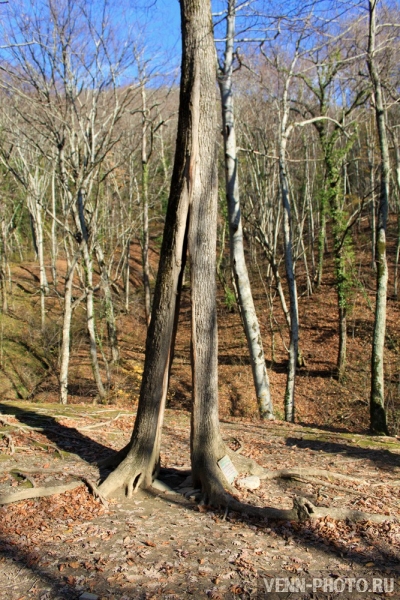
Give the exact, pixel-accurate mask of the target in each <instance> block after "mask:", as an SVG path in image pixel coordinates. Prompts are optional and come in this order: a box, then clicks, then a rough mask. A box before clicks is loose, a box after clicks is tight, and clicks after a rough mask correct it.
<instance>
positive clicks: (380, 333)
mask: <svg viewBox="0 0 400 600" xmlns="http://www.w3.org/2000/svg"><path fill="white" fill-rule="evenodd" d="M376 6H377V0H369V39H368V55H367V61H368V69H369V73H370V77H371V82H372V89H373V96H374V105H375V118H376V124H377V130H378V139H379V149H380V154H381V188H380V196H379V207H378V218H377V229H376V265H377V271H376V287H377V294H376V304H375V322H374V333H373V338H372V356H371V396H370V428H371V431H372V432H373V433H376V434H378V435H388V428H387V423H386V411H385V380H384V364H383V358H384V348H385V333H386V303H387V283H388V267H387V260H386V226H387V216H388V209H389V176H390V160H389V144H388V139H387V132H386V118H385V109H384V104H383V91H382V85H381V80H380V75H379V71H378V67H377V65H376V59H375V37H376Z"/></svg>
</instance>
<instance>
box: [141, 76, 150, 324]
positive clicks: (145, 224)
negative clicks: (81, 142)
mask: <svg viewBox="0 0 400 600" xmlns="http://www.w3.org/2000/svg"><path fill="white" fill-rule="evenodd" d="M141 91H142V265H143V287H144V310H145V317H146V324H147V327H148V326H149V324H150V317H151V292H150V265H149V161H148V154H147V127H148V121H147V102H146V88H145V79H144V80H143V83H142V90H141Z"/></svg>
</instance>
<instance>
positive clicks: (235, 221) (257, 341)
mask: <svg viewBox="0 0 400 600" xmlns="http://www.w3.org/2000/svg"><path fill="white" fill-rule="evenodd" d="M235 6H236V0H229V2H228V15H227V29H226V42H225V57H224V63H223V65H222V66H221V67H220V69H219V72H218V83H219V88H220V93H221V105H222V119H223V135H224V146H225V179H226V197H227V202H228V215H229V240H230V254H231V265H232V270H233V273H234V279H235V283H236V289H237V296H238V302H239V307H240V314H241V317H242V321H243V326H244V331H245V334H246V339H247V345H248V348H249V354H250V360H251V368H252V372H253V381H254V386H255V391H256V396H257V403H258V408H259V412H260V416H261V418H263V419H273V418H274V415H273V407H272V400H271V393H270V386H269V379H268V373H267V368H266V364H265V355H264V348H263V343H262V339H261V332H260V326H259V323H258V319H257V314H256V310H255V306H254V301H253V296H252V293H251V287H250V280H249V275H248V271H247V266H246V261H245V256H244V248H243V228H242V219H241V214H240V200H239V175H238V160H237V150H236V133H235V119H234V108H233V91H232V72H233V57H234V54H233V45H234V35H235Z"/></svg>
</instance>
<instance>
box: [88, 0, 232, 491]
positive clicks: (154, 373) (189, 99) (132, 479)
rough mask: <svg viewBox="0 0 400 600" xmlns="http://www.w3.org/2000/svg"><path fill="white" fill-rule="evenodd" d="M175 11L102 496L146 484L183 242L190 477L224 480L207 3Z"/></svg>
mask: <svg viewBox="0 0 400 600" xmlns="http://www.w3.org/2000/svg"><path fill="white" fill-rule="evenodd" d="M181 17H182V45H183V52H182V76H181V92H180V107H179V120H178V134H177V145H176V154H175V164H174V171H173V176H172V182H171V191H170V197H169V202H168V209H167V215H166V222H165V231H164V236H163V244H162V249H161V258H160V267H159V271H158V275H157V282H156V287H155V293H154V303H153V310H152V318H151V321H150V326H149V330H148V336H147V342H146V358H145V365H144V373H143V380H142V388H141V393H140V400H139V407H138V414H137V417H136V421H135V427H134V430H133V434H132V439H131V442H130V444H129V445H128V446H127V447H126V448H124V449H123V450H122V451H121V453H120V455H119V457H118V460H120V461H121V462H119V465H118V467H117V468H116V470H114V471H113V472H112V473H111V474H110V475H109V476H108V478H107V479H106V480H105V481H104V482H103V483H102V485H101V486H100V491H101V492H102V493H103V494H105V495H107V496H108V495H110V494H111V493H113V491H114V490H115V489H116V488H118V487H120V486H125V487H127V488H128V490H129V491H132V488H134V487H136V486H138V485H140V484H142V485H149V484H151V481H152V477H153V472H154V470H155V468H156V466H157V462H158V457H159V447H160V435H161V433H160V432H161V424H162V419H163V412H164V405H165V397H166V393H167V385H168V375H169V367H170V361H171V357H172V352H173V342H174V332H175V329H176V322H177V314H176V313H177V310H176V309H177V307H178V306H179V293H180V288H181V284H182V274H183V268H184V262H185V261H184V256H185V253H186V241H187V239H189V246H190V248H189V250H190V257H191V261H192V267H191V277H192V374H193V406H194V408H193V416H192V437H191V457H192V466H193V478H194V482H195V483H196V484H199V485H201V486H202V489H203V491H204V493H205V494H206V495H207V496H208V497H209V498H210V499H211V498H215V496H216V495H217V494H218V493H219V492H220V491H221V489H222V490H223V487H224V483H226V482H224V479H223V476H222V472H221V471H219V469H218V466H217V460H218V459H220V458H222V456H223V455H224V454H225V447H224V444H223V442H222V438H221V435H220V432H219V423H218V383H217V323H216V304H215V302H216V299H215V285H216V283H215V275H216V273H215V267H216V265H215V259H216V226H217V219H216V217H217V175H216V166H217V161H216V131H217V120H216V113H215V110H216V106H215V49H214V42H213V35H212V21H211V10H210V2H209V0H181ZM189 206H190V225H189V229H190V232H189V236H188V220H189ZM121 459H122V460H121Z"/></svg>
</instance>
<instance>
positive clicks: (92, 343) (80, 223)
mask: <svg viewBox="0 0 400 600" xmlns="http://www.w3.org/2000/svg"><path fill="white" fill-rule="evenodd" d="M84 196H85V192H84V190H79V192H78V202H77V206H75V205H73V206H72V212H73V216H74V221H75V226H76V228H77V230H78V232H79V233H80V234H81V238H82V241H81V248H82V255H83V261H84V265H85V287H86V290H85V291H86V326H87V331H88V336H89V351H90V361H91V364H92V372H93V378H94V380H95V382H96V386H97V391H98V394H99V397H100V399H101V400H103V399H104V398H105V397H106V391H105V389H104V386H103V382H102V380H101V375H100V367H99V360H98V355H97V342H96V328H95V314H94V295H93V260H92V257H91V253H90V248H89V233H88V230H87V226H86V221H85V216H84V204H85V202H84Z"/></svg>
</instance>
